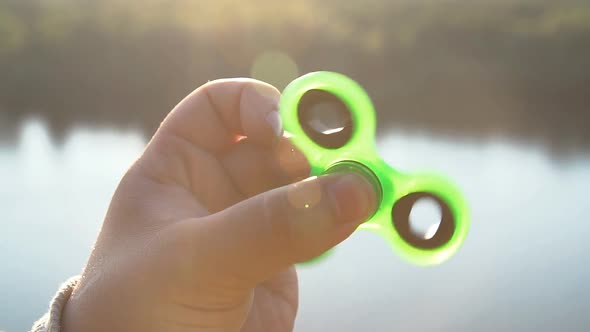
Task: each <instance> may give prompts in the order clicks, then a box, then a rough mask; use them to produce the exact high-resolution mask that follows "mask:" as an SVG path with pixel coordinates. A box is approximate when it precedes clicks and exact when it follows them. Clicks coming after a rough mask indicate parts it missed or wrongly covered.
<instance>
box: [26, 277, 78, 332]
mask: <svg viewBox="0 0 590 332" xmlns="http://www.w3.org/2000/svg"><path fill="white" fill-rule="evenodd" d="M79 281H80V276H75V277H72V278H70V279H69V280H68V281H66V282H64V283H63V284H62V285H61V287H60V288H59V291H58V292H57V294H55V297H54V298H53V299H52V300H51V302H50V304H49V312H47V313H46V314H45V315H43V317H41V318H40V319H39V320H38V321H36V322H35V324H34V325H33V328H32V329H31V332H60V331H61V315H62V312H63V309H64V307H65V306H66V303H67V302H68V300H69V299H70V295H72V291H73V290H74V288H75V287H76V285H77V284H78V282H79Z"/></svg>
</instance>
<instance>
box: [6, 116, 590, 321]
mask: <svg viewBox="0 0 590 332" xmlns="http://www.w3.org/2000/svg"><path fill="white" fill-rule="evenodd" d="M49 142H50V140H49V138H48V135H47V131H46V129H45V126H44V125H43V124H42V123H40V122H34V121H33V122H28V123H27V124H26V125H25V126H24V127H23V128H22V130H21V133H20V138H19V140H18V141H17V142H16V144H9V145H1V144H2V143H1V142H0V168H1V170H2V172H0V183H1V184H2V186H1V187H0V208H1V211H2V219H1V221H0V225H1V229H0V262H1V263H0V266H1V268H2V272H3V273H2V275H1V276H0V294H2V297H1V299H0V330H5V331H7V332H13V331H23V330H25V329H27V328H28V327H29V326H30V324H31V323H32V321H33V320H34V319H36V318H37V317H38V316H40V315H41V314H42V312H43V311H44V310H45V308H46V305H47V302H48V301H49V299H50V297H51V296H52V294H53V293H54V291H55V290H56V287H57V286H58V284H59V283H60V282H61V281H63V280H64V279H66V278H67V277H68V276H71V275H73V274H76V273H78V272H79V271H80V269H81V267H82V265H83V264H84V261H85V260H86V257H87V255H88V253H89V250H90V247H91V246H92V243H93V241H94V238H95V236H96V233H97V231H98V229H99V227H100V223H101V219H102V217H103V215H104V212H105V210H106V208H107V205H108V202H109V200H110V196H111V194H112V193H113V191H114V189H115V186H116V184H117V182H118V179H119V178H120V176H121V175H122V174H123V172H124V171H125V169H126V167H127V166H128V165H129V164H130V163H131V162H132V161H133V160H134V159H135V158H136V157H137V156H138V154H139V153H140V152H141V150H142V147H143V145H144V141H143V139H142V138H141V136H140V134H139V133H136V132H114V131H105V130H92V131H90V130H87V129H79V130H76V131H74V132H73V133H72V134H71V135H70V137H69V138H67V139H66V141H65V144H64V145H63V146H61V147H59V148H58V147H54V146H53V145H51V143H49ZM379 149H380V151H381V152H382V153H383V155H384V156H385V157H386V159H387V160H388V161H389V162H390V163H392V164H394V165H396V166H398V167H401V168H405V169H421V168H425V167H426V168H435V169H438V170H440V171H442V172H444V173H446V174H448V175H449V176H451V177H453V178H454V179H456V180H457V182H458V183H459V184H460V185H461V186H462V188H463V189H464V191H465V193H466V195H467V196H468V198H469V200H470V203H471V207H472V215H473V222H472V229H471V232H470V234H469V237H468V239H467V241H466V243H465V245H464V247H463V249H462V250H461V251H459V253H458V254H457V256H455V257H454V258H453V259H451V260H450V261H449V262H448V263H446V264H444V265H441V266H438V267H434V268H418V267H414V266H411V265H409V264H406V263H404V262H402V261H401V260H400V259H399V258H398V257H397V256H396V255H395V253H392V252H391V251H390V250H389V248H388V247H387V245H386V243H385V242H384V241H382V240H381V239H380V238H379V237H377V236H375V235H373V234H369V233H362V232H359V233H357V234H355V235H353V236H352V237H351V239H349V240H348V241H346V242H345V243H344V244H343V245H341V246H340V247H339V248H338V250H336V251H335V253H334V255H333V256H331V257H330V258H329V259H327V261H325V262H323V264H320V265H316V266H312V267H305V268H302V269H301V270H300V277H301V306H300V316H299V319H298V322H297V330H298V331H312V332H313V331H343V332H344V331H394V330H397V331H499V330H502V331H557V330H564V331H565V330H567V331H582V330H583V329H584V328H585V326H588V324H590V317H589V316H588V315H587V314H586V313H587V312H588V310H590V301H589V300H588V297H589V296H590V289H589V288H588V287H586V281H587V280H589V279H590V269H588V268H587V266H586V265H587V264H586V261H587V259H585V257H586V255H585V253H586V251H588V250H589V249H590V244H588V243H587V242H586V238H587V237H588V236H589V235H590V225H589V224H588V222H587V213H588V208H587V206H585V204H584V203H585V201H587V199H585V197H587V195H586V188H587V187H588V185H589V184H590V156H582V157H579V158H576V159H572V160H569V161H567V162H563V163H560V164H557V163H555V162H553V161H552V160H551V159H550V158H549V157H547V156H546V155H545V154H544V153H543V152H542V151H543V149H542V148H541V147H538V148H537V147H534V146H514V145H512V144H511V143H510V142H508V141H506V142H503V141H498V140H495V141H490V142H489V143H482V142H478V143H470V142H466V141H459V140H444V139H440V138H438V137H427V136H421V135H415V134H412V133H403V132H402V133H392V134H391V135H390V136H386V137H383V138H382V139H381V140H380V144H379Z"/></svg>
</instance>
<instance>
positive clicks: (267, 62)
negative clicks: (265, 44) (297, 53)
mask: <svg viewBox="0 0 590 332" xmlns="http://www.w3.org/2000/svg"><path fill="white" fill-rule="evenodd" d="M250 76H252V77H253V78H255V79H258V80H261V81H264V82H267V83H270V84H272V85H274V86H275V87H276V88H277V89H279V90H283V89H284V88H285V87H286V86H287V84H289V82H291V81H292V80H294V79H295V78H297V76H299V69H298V67H297V64H296V63H295V61H294V60H293V59H292V58H291V57H290V56H289V55H287V54H285V53H283V52H280V51H266V52H263V53H261V54H259V55H258V56H257V57H256V59H255V60H254V63H253V64H252V68H251V70H250Z"/></svg>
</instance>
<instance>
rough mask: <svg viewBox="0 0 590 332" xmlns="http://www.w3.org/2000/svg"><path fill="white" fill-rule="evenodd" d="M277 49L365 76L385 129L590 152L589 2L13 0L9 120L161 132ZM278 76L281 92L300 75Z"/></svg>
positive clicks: (9, 7) (5, 37) (3, 92)
mask: <svg viewBox="0 0 590 332" xmlns="http://www.w3.org/2000/svg"><path fill="white" fill-rule="evenodd" d="M266 51H276V52H282V53H281V54H284V55H287V56H288V57H289V58H290V59H292V61H294V63H296V65H297V68H298V73H299V74H303V73H305V72H309V71H313V70H334V71H339V72H342V73H345V74H347V75H350V76H352V77H353V78H355V79H357V80H358V81H359V82H360V83H361V84H362V85H363V86H364V87H365V88H366V89H367V90H368V92H369V94H370V95H371V97H372V98H373V100H374V103H375V106H376V109H377V111H378V117H379V129H380V130H381V131H382V132H383V130H385V129H386V128H388V127H390V126H395V127H403V128H412V129H417V130H422V129H424V130H429V131H432V130H435V131H437V132H439V133H441V134H449V135H453V134H460V135H470V136H472V137H483V138H485V137H488V136H489V135H498V134H501V135H509V136H512V137H519V138H526V139H528V140H537V139H539V140H543V141H544V142H547V143H549V144H550V145H551V146H556V147H558V146H570V145H575V146H584V147H586V146H588V145H590V144H588V143H590V130H588V124H589V123H590V121H589V120H590V1H588V0H561V1H555V0H512V1H508V0H480V1H469V0H413V1H410V0H398V1H387V0H364V1H360V0H359V1H345V0H298V1H285V2H283V1H271V0H255V1H254V0H253V1H248V2H239V1H229V0H216V1H206V0H203V1H190V0H128V1H120V0H101V1H96V0H1V1H0V114H1V115H2V116H1V117H0V121H10V122H11V123H17V122H18V121H20V120H22V119H23V118H24V117H26V116H29V115H31V114H40V115H41V116H42V117H43V118H44V119H45V120H46V121H47V123H48V124H49V126H50V127H51V128H52V132H53V133H54V135H55V137H56V138H57V139H59V138H60V137H62V136H63V135H64V133H66V132H67V128H69V127H71V126H72V125H73V124H75V123H85V124H90V125H108V126H118V127H126V126H133V127H140V128H142V129H143V130H144V132H145V133H146V135H150V134H151V133H152V132H153V130H154V129H155V128H156V127H157V125H158V124H159V122H160V121H161V119H162V118H163V116H164V115H165V114H166V113H167V112H168V111H169V110H170V109H171V108H172V107H173V106H174V105H175V103H176V102H178V101H179V99H180V98H182V97H183V96H185V95H186V94H187V93H188V92H190V91H191V90H192V89H194V88H195V87H197V86H198V85H200V84H202V83H204V82H206V81H207V80H212V79H216V78H220V77H233V76H251V74H252V66H253V63H254V62H255V60H256V58H257V56H259V55H260V54H262V53H264V52H266ZM276 71H277V75H278V76H280V77H278V78H277V79H276V80H275V79H274V77H270V78H269V79H268V80H270V81H271V83H274V84H276V85H278V87H279V88H282V87H284V84H285V83H286V82H287V81H288V79H292V78H294V77H291V76H293V73H281V72H280V71H281V67H280V66H279V67H278V68H276ZM281 75H282V76H281ZM289 75H291V76H289ZM285 76H287V77H285ZM263 78H267V77H263ZM287 78H288V79H287ZM286 79H287V80H286Z"/></svg>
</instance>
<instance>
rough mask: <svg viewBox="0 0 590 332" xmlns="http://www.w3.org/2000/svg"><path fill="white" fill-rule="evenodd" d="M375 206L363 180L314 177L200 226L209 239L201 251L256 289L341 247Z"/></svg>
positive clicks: (338, 175)
mask: <svg viewBox="0 0 590 332" xmlns="http://www.w3.org/2000/svg"><path fill="white" fill-rule="evenodd" d="M376 205H377V202H376V194H375V190H374V188H373V186H372V185H371V184H370V182H369V181H368V180H367V179H365V178H364V177H363V176H362V175H359V174H356V173H335V174H331V175H326V176H321V177H312V178H310V179H307V180H304V181H301V182H299V183H295V184H291V185H288V186H284V187H281V188H277V189H274V190H271V191H268V192H265V193H262V194H260V195H258V196H255V197H252V198H250V199H247V200H245V201H242V202H240V203H238V204H236V205H234V206H232V207H230V208H228V209H226V210H224V211H221V212H219V213H217V214H214V215H211V216H209V217H208V218H207V220H205V221H204V223H201V224H200V225H199V226H198V228H201V230H202V229H203V228H206V229H207V231H204V232H201V234H207V235H206V237H207V240H205V243H207V246H208V248H201V250H204V251H207V255H208V256H209V257H208V258H209V259H212V261H213V262H216V265H217V268H220V267H222V269H223V270H226V269H227V271H225V272H227V273H230V274H231V275H238V276H239V277H241V278H245V280H249V281H251V282H252V283H258V282H261V281H263V280H265V279H267V278H269V277H270V276H272V275H274V274H275V273H276V272H278V271H280V270H282V269H284V268H286V267H288V266H289V265H292V264H294V263H297V262H301V261H305V260H308V259H311V258H313V257H316V256H318V255H320V254H322V253H324V252H325V251H327V250H328V249H330V248H332V247H333V246H335V245H336V244H338V243H340V242H342V241H343V240H344V239H346V238H347V237H348V236H349V235H350V234H351V233H352V232H353V231H354V230H355V229H356V228H357V226H358V225H360V224H361V223H362V222H364V221H365V220H366V219H367V218H368V217H369V216H370V215H372V214H373V212H374V210H375V207H376ZM201 240H202V239H201ZM201 240H199V242H201ZM201 243H203V242H201Z"/></svg>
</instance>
